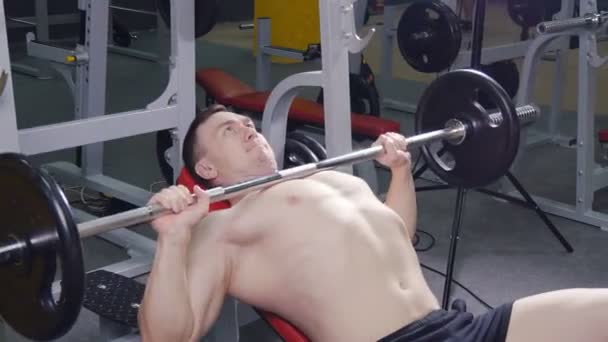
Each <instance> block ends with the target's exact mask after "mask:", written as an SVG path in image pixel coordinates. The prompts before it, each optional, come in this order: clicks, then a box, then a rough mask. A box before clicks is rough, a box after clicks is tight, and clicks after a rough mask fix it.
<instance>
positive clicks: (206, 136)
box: [183, 105, 277, 188]
mask: <svg viewBox="0 0 608 342" xmlns="http://www.w3.org/2000/svg"><path fill="white" fill-rule="evenodd" d="M183 159H184V164H185V166H186V169H187V170H188V171H189V172H190V174H191V175H192V176H193V177H194V178H195V180H196V181H198V182H200V183H201V184H202V185H203V186H205V187H207V188H211V187H213V186H226V185H231V184H235V183H238V182H241V181H244V180H248V179H252V178H255V177H261V176H266V175H268V174H270V173H272V172H274V171H276V170H277V164H276V161H275V156H274V153H273V151H272V148H271V147H270V145H269V144H268V142H267V141H266V139H265V138H264V136H262V135H261V134H259V133H258V132H257V131H256V129H255V126H254V124H253V122H252V121H251V119H249V118H248V117H246V116H243V115H239V114H236V113H232V112H228V111H227V110H226V108H225V107H224V106H221V105H212V106H210V107H209V108H207V109H206V110H204V111H201V112H198V113H197V115H196V118H195V119H194V121H192V124H191V125H190V128H189V129H188V132H187V133H186V138H185V139H184V147H183Z"/></svg>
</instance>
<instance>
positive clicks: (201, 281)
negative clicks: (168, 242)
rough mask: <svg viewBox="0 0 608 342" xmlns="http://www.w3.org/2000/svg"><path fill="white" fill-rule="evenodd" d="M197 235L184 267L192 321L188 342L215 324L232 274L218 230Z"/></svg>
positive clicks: (208, 229) (228, 248) (227, 251)
mask: <svg viewBox="0 0 608 342" xmlns="http://www.w3.org/2000/svg"><path fill="white" fill-rule="evenodd" d="M200 233H201V234H200V235H201V236H200V240H199V241H200V243H197V245H196V247H195V248H192V251H191V253H190V257H189V263H188V275H189V277H188V283H189V294H190V300H191V305H192V314H193V318H194V324H193V327H192V333H191V336H190V341H198V339H199V338H200V337H202V336H205V335H206V334H207V332H208V331H209V329H210V328H211V326H212V325H213V323H214V322H215V321H216V320H217V317H218V315H219V313H220V310H221V308H222V304H223V302H224V297H225V296H226V293H227V292H228V288H229V286H230V278H231V276H230V275H231V272H232V259H233V258H232V257H231V255H232V252H233V249H232V245H231V244H230V243H228V242H226V241H225V240H224V239H223V238H222V234H221V232H220V231H219V227H218V226H215V227H212V226H208V227H204V228H203V230H202V231H201V232H200ZM197 239H199V237H197Z"/></svg>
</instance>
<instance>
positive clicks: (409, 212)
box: [373, 132, 417, 239]
mask: <svg viewBox="0 0 608 342" xmlns="http://www.w3.org/2000/svg"><path fill="white" fill-rule="evenodd" d="M373 145H382V147H383V148H384V153H383V154H382V155H380V156H379V157H378V158H376V160H377V161H378V162H379V163H380V164H382V165H384V166H386V167H388V168H389V169H390V170H391V182H390V184H389V187H388V193H387V194H386V200H385V202H384V203H385V204H386V205H387V206H388V207H389V208H391V209H393V210H394V211H395V212H396V213H397V214H398V215H399V216H400V217H401V219H402V220H403V222H404V223H405V228H406V229H407V233H408V235H409V237H410V239H413V238H414V235H415V234H416V211H417V208H416V188H415V185H414V179H413V177H412V172H411V164H412V161H411V155H410V153H409V152H407V139H406V138H405V137H404V136H403V135H401V134H397V133H392V132H389V133H385V134H382V135H381V136H380V137H378V140H376V141H375V142H374V144H373Z"/></svg>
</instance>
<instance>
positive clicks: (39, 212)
mask: <svg viewBox="0 0 608 342" xmlns="http://www.w3.org/2000/svg"><path fill="white" fill-rule="evenodd" d="M0 188H1V189H2V191H3V196H2V197H1V198H0V213H2V223H1V228H0V241H1V242H2V243H6V242H12V241H15V242H19V243H23V244H25V245H26V246H27V247H26V249H25V250H23V253H20V257H18V258H16V259H17V260H15V262H11V263H6V262H5V263H2V264H0V279H2V282H1V284H2V285H0V315H1V316H2V319H3V320H4V321H5V322H6V323H7V324H8V325H9V326H11V327H12V328H13V329H14V330H15V331H16V332H18V333H19V334H21V335H23V336H24V337H27V338H29V339H32V340H52V339H57V338H59V337H61V336H63V335H65V334H66V333H67V332H68V331H69V330H70V328H71V327H72V325H73V324H74V322H75V321H76V319H77V318H78V314H79V313H80V308H81V306H82V300H83V296H84V267H83V262H82V248H81V245H80V238H79V235H78V229H77V226H76V224H75V223H74V221H73V219H72V213H71V209H70V206H69V204H68V202H67V199H66V198H65V196H64V195H63V192H62V191H61V189H60V187H59V186H58V185H57V183H56V182H55V181H54V180H53V179H52V178H51V177H50V176H49V175H48V174H47V173H46V172H44V171H43V170H39V169H37V168H34V167H33V166H32V165H31V164H30V163H29V161H28V160H27V159H26V157H24V156H23V155H20V154H15V153H7V154H0ZM57 259H59V262H60V265H61V279H62V281H61V294H60V296H59V298H58V300H55V299H54V296H53V294H52V284H53V281H54V280H55V273H56V268H57V265H56V260H57Z"/></svg>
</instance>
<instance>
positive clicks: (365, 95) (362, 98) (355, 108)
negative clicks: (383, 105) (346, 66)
mask: <svg viewBox="0 0 608 342" xmlns="http://www.w3.org/2000/svg"><path fill="white" fill-rule="evenodd" d="M349 87H350V111H351V112H353V113H357V114H363V115H371V116H376V117H378V116H380V94H379V93H378V89H377V88H376V86H375V84H374V83H368V82H367V81H366V79H364V78H363V76H360V75H358V74H353V73H350V74H349ZM317 103H320V104H322V103H323V89H321V90H320V91H319V95H317Z"/></svg>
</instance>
